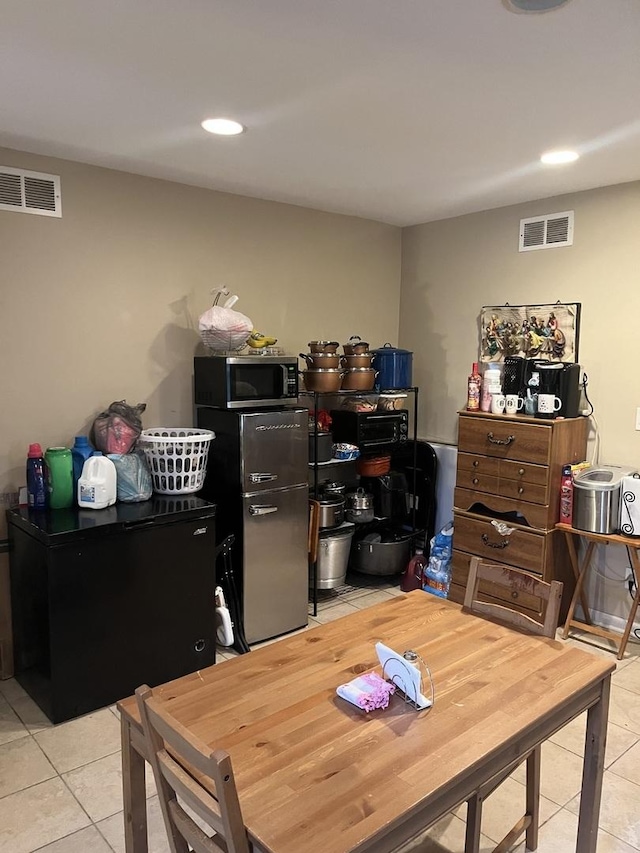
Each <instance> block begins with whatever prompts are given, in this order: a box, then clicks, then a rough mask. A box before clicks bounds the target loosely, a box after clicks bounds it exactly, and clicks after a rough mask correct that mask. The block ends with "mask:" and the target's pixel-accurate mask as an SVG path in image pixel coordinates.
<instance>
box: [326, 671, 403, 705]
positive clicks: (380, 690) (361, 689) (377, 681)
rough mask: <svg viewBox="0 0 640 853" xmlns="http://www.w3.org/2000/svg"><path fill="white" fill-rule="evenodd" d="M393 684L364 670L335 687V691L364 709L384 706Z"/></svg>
mask: <svg viewBox="0 0 640 853" xmlns="http://www.w3.org/2000/svg"><path fill="white" fill-rule="evenodd" d="M395 689H396V688H395V686H394V685H393V684H390V683H389V682H388V681H385V680H384V679H383V678H380V676H379V675H377V674H376V673H375V672H365V673H364V674H363V675H359V676H358V677H357V678H354V679H353V680H352V681H349V682H347V683H346V684H341V685H340V686H339V687H337V688H336V693H337V694H338V696H341V697H342V698H343V699H346V700H347V702H351V704H352V705H355V706H356V707H358V708H362V709H363V710H365V711H373V710H375V709H376V708H386V707H387V705H388V704H389V697H390V696H391V694H392V693H394V692H395Z"/></svg>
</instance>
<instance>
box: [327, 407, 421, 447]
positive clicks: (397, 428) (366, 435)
mask: <svg viewBox="0 0 640 853" xmlns="http://www.w3.org/2000/svg"><path fill="white" fill-rule="evenodd" d="M331 433H332V435H333V440H334V441H346V442H348V443H349V444H356V445H357V446H358V447H359V448H360V450H361V451H368V450H376V449H378V448H384V447H393V445H396V444H402V443H403V442H405V441H406V440H407V438H408V435H409V411H408V410H407V409H398V410H397V411H394V412H350V411H347V410H345V409H334V410H332V411H331Z"/></svg>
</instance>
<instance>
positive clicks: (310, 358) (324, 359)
mask: <svg viewBox="0 0 640 853" xmlns="http://www.w3.org/2000/svg"><path fill="white" fill-rule="evenodd" d="M300 358H303V359H304V360H305V361H306V362H307V367H311V368H314V369H315V370H318V369H320V370H322V369H323V368H327V367H340V356H339V355H338V353H337V352H312V353H311V354H309V353H308V352H301V353H300Z"/></svg>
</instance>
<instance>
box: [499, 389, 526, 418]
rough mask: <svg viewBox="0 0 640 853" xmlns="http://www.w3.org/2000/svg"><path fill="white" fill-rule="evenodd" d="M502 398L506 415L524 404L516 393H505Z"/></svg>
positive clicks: (517, 410)
mask: <svg viewBox="0 0 640 853" xmlns="http://www.w3.org/2000/svg"><path fill="white" fill-rule="evenodd" d="M504 400H505V403H504V410H505V413H506V414H507V415H515V414H516V413H517V412H519V411H520V409H521V408H522V407H523V405H524V400H523V399H522V397H519V396H518V395H517V394H507V395H506V397H505V398H504Z"/></svg>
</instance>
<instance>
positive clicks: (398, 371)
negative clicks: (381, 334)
mask: <svg viewBox="0 0 640 853" xmlns="http://www.w3.org/2000/svg"><path fill="white" fill-rule="evenodd" d="M372 352H373V354H374V359H373V368H374V370H376V371H377V372H378V375H377V377H376V389H377V390H385V391H390V390H392V389H394V388H411V387H412V382H413V375H412V374H413V353H412V352H411V351H410V350H406V349H400V348H399V347H393V346H391V344H389V343H386V344H385V345H384V346H382V347H379V348H378V349H374V350H372Z"/></svg>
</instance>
